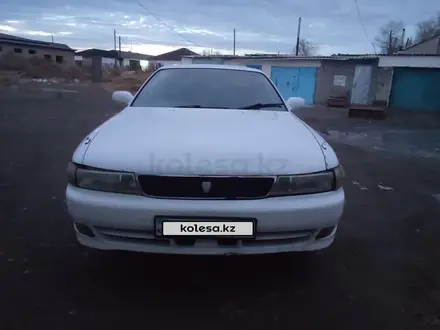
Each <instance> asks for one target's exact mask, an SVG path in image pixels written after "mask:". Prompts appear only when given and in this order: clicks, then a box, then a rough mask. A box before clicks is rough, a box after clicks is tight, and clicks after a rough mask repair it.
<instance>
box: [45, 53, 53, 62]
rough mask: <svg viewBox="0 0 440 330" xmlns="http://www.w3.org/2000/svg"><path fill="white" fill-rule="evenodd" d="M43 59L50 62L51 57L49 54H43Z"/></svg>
mask: <svg viewBox="0 0 440 330" xmlns="http://www.w3.org/2000/svg"><path fill="white" fill-rule="evenodd" d="M44 59H45V60H48V61H51V60H52V56H50V55H49V54H44Z"/></svg>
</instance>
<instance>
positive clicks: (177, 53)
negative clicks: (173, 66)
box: [152, 48, 200, 61]
mask: <svg viewBox="0 0 440 330" xmlns="http://www.w3.org/2000/svg"><path fill="white" fill-rule="evenodd" d="M186 56H200V55H199V54H197V53H195V52H193V51H192V50H189V49H188V48H179V49H176V50H173V51H172V52H168V53H164V54H160V55H157V56H153V58H152V59H153V60H155V61H181V60H182V57H186Z"/></svg>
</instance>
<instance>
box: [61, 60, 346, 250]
mask: <svg viewBox="0 0 440 330" xmlns="http://www.w3.org/2000/svg"><path fill="white" fill-rule="evenodd" d="M113 99H114V100H116V101H119V102H123V103H125V104H126V105H127V107H126V108H125V109H124V110H122V111H121V112H120V113H119V114H117V115H116V116H114V117H113V118H111V119H109V120H107V121H106V122H105V123H103V124H102V125H100V126H99V127H98V128H96V129H95V130H94V131H93V132H92V133H90V134H89V135H88V136H87V137H86V138H85V139H84V141H82V142H81V144H80V145H79V146H78V148H77V149H76V151H75V153H74V155H73V157H72V161H71V162H70V163H69V165H68V185H67V189H66V201H67V207H68V212H69V214H70V215H71V217H72V218H73V223H74V229H75V231H76V235H77V238H78V240H79V242H80V243H81V244H83V245H85V246H88V247H92V248H97V249H103V250H129V251H139V252H150V253H175V254H213V255H218V254H223V255H228V254H265V253H278V252H289V251H311V250H318V249H322V248H326V247H328V246H329V245H331V244H332V242H333V241H334V239H335V234H336V231H337V227H338V223H339V220H340V218H341V215H342V213H343V208H344V200H345V197H344V190H343V188H342V179H343V175H344V171H343V169H342V167H341V165H340V164H339V161H338V158H337V157H336V155H335V153H334V151H333V150H332V148H331V147H330V146H329V145H328V144H327V143H326V142H325V141H324V139H323V138H322V137H321V136H320V135H319V134H318V133H317V132H315V131H314V130H313V129H312V128H310V127H309V126H308V125H307V124H305V123H304V122H303V121H301V120H300V119H299V118H298V117H296V116H295V115H294V114H293V113H292V111H294V110H295V107H296V105H297V102H298V98H291V99H289V100H287V102H285V101H284V100H283V98H282V97H281V95H280V93H279V92H278V90H277V89H276V87H275V86H274V85H273V84H272V82H271V81H270V79H269V78H268V77H267V76H266V75H265V74H264V73H263V72H261V71H260V70H256V69H250V68H245V67H231V66H225V65H178V66H170V67H162V68H160V69H159V70H157V71H156V72H154V73H153V74H152V75H151V77H150V78H149V79H148V80H147V81H146V82H145V83H144V84H143V86H142V87H141V88H140V89H139V91H138V92H137V93H136V95H135V96H132V95H131V94H130V93H128V92H115V93H114V94H113ZM300 101H301V99H300Z"/></svg>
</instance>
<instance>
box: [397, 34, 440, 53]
mask: <svg viewBox="0 0 440 330" xmlns="http://www.w3.org/2000/svg"><path fill="white" fill-rule="evenodd" d="M435 38H440V32H439V33H436V34H435V35H434V36H432V37H431V38H428V39H425V40H422V41H419V42H417V43H415V44H414V45H411V46H409V47H406V48H404V49H402V50H400V51H399V52H397V53H398V54H399V55H400V54H402V53H401V52H405V51H407V50H408V49H411V48H413V47H415V46H418V45H421V44H423V43H425V42H427V41H431V40H432V39H435ZM419 55H423V54H419Z"/></svg>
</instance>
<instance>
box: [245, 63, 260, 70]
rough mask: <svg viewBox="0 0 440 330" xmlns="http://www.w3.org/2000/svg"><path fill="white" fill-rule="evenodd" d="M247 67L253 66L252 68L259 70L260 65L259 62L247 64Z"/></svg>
mask: <svg viewBox="0 0 440 330" xmlns="http://www.w3.org/2000/svg"><path fill="white" fill-rule="evenodd" d="M247 67H248V68H253V69H258V70H261V65H260V64H248V65H247Z"/></svg>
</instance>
